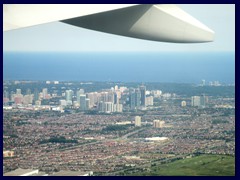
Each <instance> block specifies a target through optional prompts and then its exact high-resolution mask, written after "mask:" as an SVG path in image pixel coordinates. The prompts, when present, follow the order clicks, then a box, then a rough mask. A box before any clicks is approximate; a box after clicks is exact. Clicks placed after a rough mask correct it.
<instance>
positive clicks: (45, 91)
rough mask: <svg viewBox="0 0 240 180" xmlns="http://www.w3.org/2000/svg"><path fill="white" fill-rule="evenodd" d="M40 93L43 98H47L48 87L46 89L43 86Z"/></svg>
mask: <svg viewBox="0 0 240 180" xmlns="http://www.w3.org/2000/svg"><path fill="white" fill-rule="evenodd" d="M42 94H43V99H47V96H48V89H47V88H43V90H42Z"/></svg>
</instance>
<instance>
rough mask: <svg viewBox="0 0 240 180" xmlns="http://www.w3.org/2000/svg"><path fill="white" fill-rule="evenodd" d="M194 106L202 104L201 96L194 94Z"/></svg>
mask: <svg viewBox="0 0 240 180" xmlns="http://www.w3.org/2000/svg"><path fill="white" fill-rule="evenodd" d="M191 99H192V101H191V104H192V106H200V96H192V98H191Z"/></svg>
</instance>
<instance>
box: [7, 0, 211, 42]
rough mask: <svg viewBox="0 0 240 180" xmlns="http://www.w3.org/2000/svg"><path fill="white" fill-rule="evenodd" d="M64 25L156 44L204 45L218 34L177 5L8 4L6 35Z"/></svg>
mask: <svg viewBox="0 0 240 180" xmlns="http://www.w3.org/2000/svg"><path fill="white" fill-rule="evenodd" d="M54 21H60V22H63V23H67V24H70V25H74V26H78V27H82V28H86V29H91V30H95V31H100V32H104V33H110V34H116V35H122V36H127V37H132V38H139V39H145V40H152V41H161V42H174V43H200V42H211V41H213V40H214V32H213V31H212V30H211V29H210V28H208V27H207V26H205V25H204V24H202V23H201V22H199V21H198V20H196V19H195V18H193V17H192V16H190V15H189V14H187V13H186V12H184V11H183V10H182V9H180V8H179V7H178V6H176V5H173V4H157V5H148V4H144V5H130V4H127V5H126V4H120V5H119V4H95V5H92V4H74V5H72V4H64V5H63V4H58V5H55V4H47V5H45V4H28V5H25V4H7V5H4V6H3V31H8V30H14V29H19V28H25V27H30V26H33V25H39V24H43V23H49V22H54Z"/></svg>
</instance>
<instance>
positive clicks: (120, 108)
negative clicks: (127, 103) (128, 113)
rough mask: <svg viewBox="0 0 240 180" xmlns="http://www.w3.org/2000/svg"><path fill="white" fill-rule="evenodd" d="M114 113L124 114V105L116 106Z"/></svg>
mask: <svg viewBox="0 0 240 180" xmlns="http://www.w3.org/2000/svg"><path fill="white" fill-rule="evenodd" d="M114 106H115V107H114V112H122V108H123V105H122V104H114Z"/></svg>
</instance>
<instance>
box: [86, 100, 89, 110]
mask: <svg viewBox="0 0 240 180" xmlns="http://www.w3.org/2000/svg"><path fill="white" fill-rule="evenodd" d="M89 108H90V99H88V98H86V110H88V109H89Z"/></svg>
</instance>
